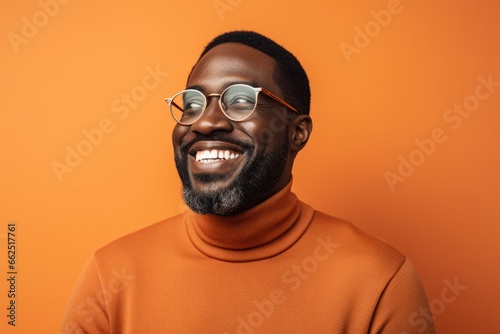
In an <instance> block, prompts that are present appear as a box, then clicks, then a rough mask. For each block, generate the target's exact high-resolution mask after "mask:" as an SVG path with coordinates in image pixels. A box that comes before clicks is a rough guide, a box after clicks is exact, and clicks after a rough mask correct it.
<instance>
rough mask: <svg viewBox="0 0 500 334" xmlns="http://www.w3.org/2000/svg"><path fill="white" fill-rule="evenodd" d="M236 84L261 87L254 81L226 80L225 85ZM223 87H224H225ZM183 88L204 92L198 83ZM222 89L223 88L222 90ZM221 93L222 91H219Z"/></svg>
mask: <svg viewBox="0 0 500 334" xmlns="http://www.w3.org/2000/svg"><path fill="white" fill-rule="evenodd" d="M237 84H244V85H249V86H252V87H261V86H260V85H258V84H257V83H256V82H255V81H230V82H228V83H227V84H226V85H225V87H226V88H227V87H229V86H232V85H237ZM226 88H224V89H226ZM185 89H196V90H199V91H200V92H204V91H205V89H203V87H202V86H200V85H192V86H188V87H186V88H185ZM224 89H223V90H224ZM221 93H222V91H221Z"/></svg>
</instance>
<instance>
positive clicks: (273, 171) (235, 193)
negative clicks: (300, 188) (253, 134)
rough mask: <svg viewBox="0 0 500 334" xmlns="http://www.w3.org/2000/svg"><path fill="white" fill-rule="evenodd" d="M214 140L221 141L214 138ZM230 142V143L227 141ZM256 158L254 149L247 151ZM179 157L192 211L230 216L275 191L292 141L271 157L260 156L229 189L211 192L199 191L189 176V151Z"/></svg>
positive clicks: (215, 177) (203, 176) (203, 178)
mask: <svg viewBox="0 0 500 334" xmlns="http://www.w3.org/2000/svg"><path fill="white" fill-rule="evenodd" d="M212 139H213V140H220V139H218V138H212ZM226 141H228V140H226ZM246 151H247V156H249V157H252V154H253V152H254V147H248V148H247V149H246ZM180 152H181V154H176V155H175V166H176V168H177V172H178V173H179V177H180V179H181V182H182V196H183V198H184V202H185V203H186V205H187V206H189V208H190V209H191V210H192V211H194V212H196V213H199V214H210V215H218V216H228V215H232V214H235V213H237V212H239V211H242V209H243V208H246V207H247V206H248V203H249V202H251V201H254V200H255V199H256V198H259V197H260V195H261V194H262V193H265V192H266V191H267V190H269V189H271V188H272V187H273V186H274V185H275V184H276V183H277V182H278V181H279V179H280V178H281V176H282V174H283V171H284V169H285V165H286V162H287V156H288V138H287V140H285V141H284V143H283V145H282V146H281V147H279V148H278V149H276V150H275V151H273V152H272V153H271V154H260V155H258V156H256V157H255V158H254V159H253V160H249V161H247V162H246V163H245V166H244V167H243V168H242V170H241V172H240V174H239V175H238V176H237V177H236V179H235V180H234V181H233V182H232V183H231V184H229V185H228V186H226V187H223V188H220V189H216V190H209V189H208V188H209V187H207V189H206V190H195V189H194V188H193V186H192V184H191V180H190V177H189V173H188V162H187V159H188V154H187V149H184V150H180ZM223 177H225V175H218V174H201V175H197V176H196V178H197V180H199V181H202V182H203V183H207V184H210V182H212V181H217V180H218V179H220V178H223Z"/></svg>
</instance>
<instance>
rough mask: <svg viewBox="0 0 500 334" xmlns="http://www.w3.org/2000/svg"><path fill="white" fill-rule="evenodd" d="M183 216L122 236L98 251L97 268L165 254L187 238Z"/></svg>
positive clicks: (96, 253)
mask: <svg viewBox="0 0 500 334" xmlns="http://www.w3.org/2000/svg"><path fill="white" fill-rule="evenodd" d="M185 230H186V228H185V224H184V214H179V215H176V216H173V217H170V218H167V219H165V220H162V221H160V222H157V223H154V224H152V225H149V226H146V227H144V228H142V229H140V230H137V231H135V232H132V233H130V234H127V235H125V236H122V237H120V238H118V239H116V240H114V241H112V242H110V243H108V244H107V245H105V246H103V247H101V248H100V249H98V250H97V251H96V252H95V254H94V258H95V262H96V265H98V266H101V265H105V264H119V263H128V262H130V261H138V262H140V261H142V260H141V259H148V258H151V257H152V256H155V255H156V254H159V253H163V254H168V253H169V250H171V249H175V248H176V247H178V246H179V245H180V244H183V243H184V239H185V238H186V233H185Z"/></svg>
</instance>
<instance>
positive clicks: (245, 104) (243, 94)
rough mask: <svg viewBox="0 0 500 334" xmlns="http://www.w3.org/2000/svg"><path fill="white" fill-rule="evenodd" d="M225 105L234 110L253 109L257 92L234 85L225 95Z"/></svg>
mask: <svg viewBox="0 0 500 334" xmlns="http://www.w3.org/2000/svg"><path fill="white" fill-rule="evenodd" d="M222 102H223V103H224V105H225V106H226V108H228V109H232V110H235V111H236V110H252V109H253V108H254V106H255V93H254V92H253V91H250V92H249V91H247V90H246V89H245V88H243V89H242V88H241V87H234V88H231V89H229V90H228V91H226V93H225V94H224V96H223V101H222Z"/></svg>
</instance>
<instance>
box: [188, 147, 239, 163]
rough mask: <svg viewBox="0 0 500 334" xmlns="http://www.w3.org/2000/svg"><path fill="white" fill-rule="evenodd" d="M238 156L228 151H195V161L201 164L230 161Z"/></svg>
mask: <svg viewBox="0 0 500 334" xmlns="http://www.w3.org/2000/svg"><path fill="white" fill-rule="evenodd" d="M239 156H240V154H239V153H237V152H234V151H230V150H202V151H196V155H195V158H196V161H197V162H201V163H211V162H216V161H222V160H231V159H235V158H237V157H239Z"/></svg>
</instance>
